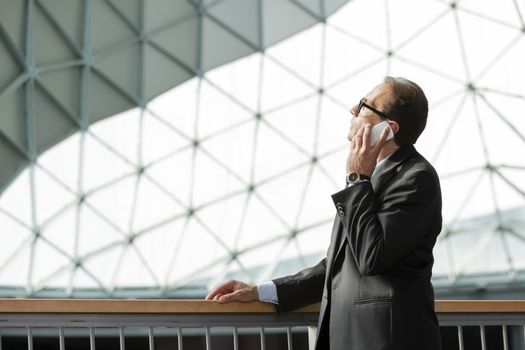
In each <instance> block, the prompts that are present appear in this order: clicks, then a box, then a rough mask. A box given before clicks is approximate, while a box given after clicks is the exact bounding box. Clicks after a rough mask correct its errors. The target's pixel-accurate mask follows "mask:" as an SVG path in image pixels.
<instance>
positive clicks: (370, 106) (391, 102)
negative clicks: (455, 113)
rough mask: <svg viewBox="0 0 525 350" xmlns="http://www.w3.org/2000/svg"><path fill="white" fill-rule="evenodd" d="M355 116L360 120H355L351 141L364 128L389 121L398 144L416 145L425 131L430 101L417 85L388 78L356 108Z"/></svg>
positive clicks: (401, 79)
mask: <svg viewBox="0 0 525 350" xmlns="http://www.w3.org/2000/svg"><path fill="white" fill-rule="evenodd" d="M359 107H361V108H359ZM351 113H352V115H353V116H354V117H356V118H355V119H353V120H352V126H351V128H350V132H349V133H348V139H349V140H351V139H352V137H353V136H354V135H355V133H356V132H357V131H358V130H359V128H360V127H361V126H363V125H366V124H372V125H375V124H378V123H380V122H381V121H383V120H385V119H387V120H389V124H390V127H391V128H392V130H393V131H394V134H395V135H394V140H395V143H396V144H397V145H398V146H401V145H405V144H414V143H416V141H417V139H418V137H419V135H421V133H422V132H423V130H424V129H425V126H426V123H427V116H428V102H427V98H426V97H425V93H424V92H423V90H422V89H421V88H420V87H419V85H417V84H416V83H414V82H412V81H410V80H408V79H405V78H399V77H396V78H394V77H390V76H387V77H385V79H384V82H383V83H382V84H379V85H378V86H376V87H375V88H374V89H372V91H370V92H369V93H368V94H367V95H366V96H365V97H364V98H363V100H362V103H360V104H359V105H356V106H354V107H353V108H352V110H351ZM357 117H359V118H357Z"/></svg>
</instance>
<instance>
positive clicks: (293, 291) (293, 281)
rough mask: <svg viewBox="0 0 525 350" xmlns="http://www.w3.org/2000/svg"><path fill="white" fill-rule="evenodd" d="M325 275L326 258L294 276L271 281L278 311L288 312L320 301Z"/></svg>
mask: <svg viewBox="0 0 525 350" xmlns="http://www.w3.org/2000/svg"><path fill="white" fill-rule="evenodd" d="M325 275H326V258H324V259H323V260H321V261H320V262H319V263H318V264H317V265H315V266H312V267H309V268H307V269H304V270H301V271H299V272H298V273H296V274H295V275H291V276H286V277H281V278H277V279H274V280H273V283H275V286H276V287H277V297H278V301H279V304H278V305H277V310H278V311H289V310H294V309H297V308H300V307H302V306H306V305H310V304H314V303H318V302H320V301H321V297H322V294H323V288H324V279H325Z"/></svg>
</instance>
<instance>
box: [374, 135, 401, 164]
mask: <svg viewBox="0 0 525 350" xmlns="http://www.w3.org/2000/svg"><path fill="white" fill-rule="evenodd" d="M398 148H399V146H398V145H397V144H396V142H395V141H394V140H390V141H387V142H386V143H385V145H384V146H383V148H381V151H380V152H379V155H378V156H377V162H378V163H379V162H380V161H382V160H383V159H385V158H388V157H389V156H390V155H391V154H392V153H394V152H395V151H396V150H397V149H398Z"/></svg>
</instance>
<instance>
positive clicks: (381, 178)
mask: <svg viewBox="0 0 525 350" xmlns="http://www.w3.org/2000/svg"><path fill="white" fill-rule="evenodd" d="M415 151H416V149H415V148H414V146H413V145H405V146H402V147H400V148H398V149H397V150H396V151H395V152H394V153H392V154H391V155H390V157H388V158H387V159H385V161H384V162H383V163H381V164H380V165H379V167H378V168H376V170H375V171H374V173H373V174H372V177H371V179H370V182H371V183H372V188H373V189H374V192H375V193H378V192H379V191H380V190H381V189H382V187H383V186H384V184H386V183H387V182H388V180H390V179H391V178H392V176H394V169H395V168H396V166H397V165H399V164H401V163H402V162H403V161H404V160H405V159H407V158H408V156H410V155H411V154H412V153H414V152H415ZM336 220H337V221H338V225H337V226H339V227H336V225H334V228H333V230H337V231H338V232H337V241H336V242H335V243H336V244H337V246H335V244H334V253H335V254H334V256H333V258H332V259H330V255H329V256H328V261H327V262H328V263H329V265H327V266H328V267H329V269H330V270H329V271H328V272H329V273H331V272H332V264H333V262H335V261H336V260H337V257H338V256H339V254H340V252H341V250H343V247H344V245H345V243H346V242H347V236H346V235H344V237H340V236H341V235H343V229H342V227H341V226H342V225H343V224H342V223H341V220H340V218H339V216H338V215H336ZM333 233H334V232H332V235H333ZM332 239H333V238H332Z"/></svg>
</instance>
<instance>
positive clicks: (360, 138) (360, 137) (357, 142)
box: [353, 127, 365, 148]
mask: <svg viewBox="0 0 525 350" xmlns="http://www.w3.org/2000/svg"><path fill="white" fill-rule="evenodd" d="M364 129H365V128H364V127H361V128H359V131H358V132H357V134H356V135H355V137H354V144H353V146H354V148H359V147H361V145H362V144H363V132H364Z"/></svg>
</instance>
